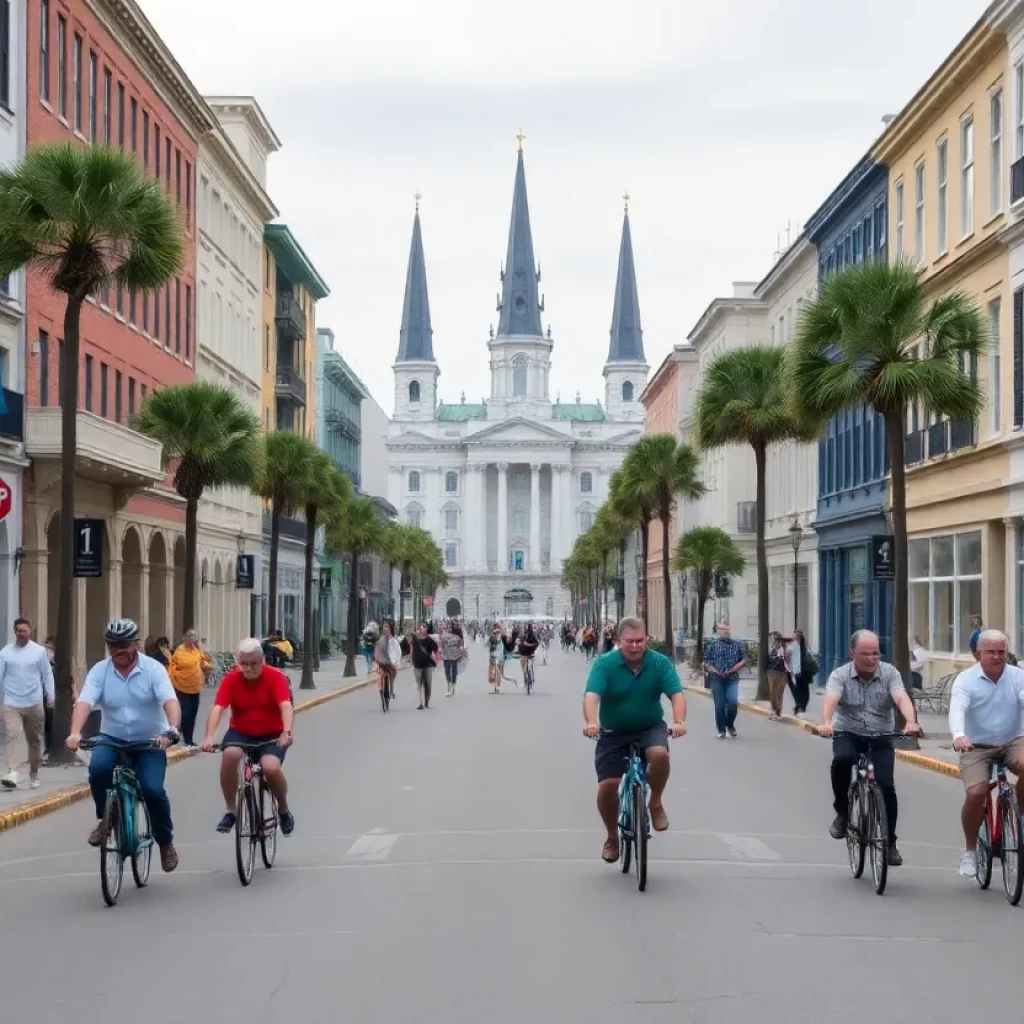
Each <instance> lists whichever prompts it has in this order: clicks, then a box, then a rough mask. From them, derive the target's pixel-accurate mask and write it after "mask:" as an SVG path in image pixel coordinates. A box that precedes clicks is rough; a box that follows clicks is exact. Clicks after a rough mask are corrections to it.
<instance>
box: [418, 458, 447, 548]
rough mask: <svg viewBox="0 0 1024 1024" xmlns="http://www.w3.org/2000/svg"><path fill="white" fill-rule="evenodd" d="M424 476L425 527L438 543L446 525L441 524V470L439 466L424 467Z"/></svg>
mask: <svg viewBox="0 0 1024 1024" xmlns="http://www.w3.org/2000/svg"><path fill="white" fill-rule="evenodd" d="M421 472H422V474H423V505H424V508H425V509H426V512H425V513H424V523H423V525H424V527H425V528H426V530H427V532H428V533H429V534H430V535H431V536H432V537H433V538H434V539H435V540H437V541H441V538H442V537H443V536H444V529H443V527H444V523H442V522H441V493H442V487H441V470H440V469H439V468H438V467H437V466H424V467H423V469H422V470H421Z"/></svg>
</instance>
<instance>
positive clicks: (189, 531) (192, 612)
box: [181, 498, 199, 636]
mask: <svg viewBox="0 0 1024 1024" xmlns="http://www.w3.org/2000/svg"><path fill="white" fill-rule="evenodd" d="M198 544H199V499H198V498H188V499H186V501H185V585H184V587H183V588H182V599H181V635H182V636H184V635H185V633H186V632H187V631H188V630H190V629H195V628H196V558H197V555H196V548H197V546H198Z"/></svg>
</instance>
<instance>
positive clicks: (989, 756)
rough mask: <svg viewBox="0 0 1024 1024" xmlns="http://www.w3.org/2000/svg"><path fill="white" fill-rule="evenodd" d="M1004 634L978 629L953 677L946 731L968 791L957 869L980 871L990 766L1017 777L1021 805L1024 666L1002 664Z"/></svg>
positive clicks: (970, 875) (963, 872)
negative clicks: (971, 660) (968, 661)
mask: <svg viewBox="0 0 1024 1024" xmlns="http://www.w3.org/2000/svg"><path fill="white" fill-rule="evenodd" d="M1006 655H1007V643H1006V636H1005V634H1003V633H1000V632H999V631H998V630H996V629H986V630H984V631H982V632H981V633H980V634H979V636H978V638H977V641H976V646H975V657H976V658H977V659H978V660H977V662H976V663H975V664H973V665H972V666H971V667H970V668H967V669H964V671H963V672H961V673H960V675H958V676H957V677H956V680H955V681H954V683H953V689H952V690H951V691H950V696H949V731H950V733H951V734H952V736H953V749H954V750H958V751H960V778H962V779H963V781H964V787H965V789H966V790H967V795H966V796H965V798H964V806H963V810H962V811H961V812H960V821H961V824H962V825H963V829H964V854H963V857H962V858H961V859H960V874H961V875H963V876H964V877H966V878H974V876H975V875H976V874H977V873H978V829H979V828H981V823H982V821H983V819H984V817H985V806H986V804H987V803H988V799H989V779H990V778H991V775H992V765H993V764H995V763H997V762H1001V763H1002V764H1004V765H1005V766H1006V767H1007V768H1009V769H1010V771H1011V772H1013V774H1014V775H1016V776H1017V802H1018V804H1019V805H1020V806H1022V807H1024V732H1022V730H1021V727H1020V713H1021V708H1024V669H1021V668H1017V667H1016V666H1014V665H1008V664H1007V663H1006Z"/></svg>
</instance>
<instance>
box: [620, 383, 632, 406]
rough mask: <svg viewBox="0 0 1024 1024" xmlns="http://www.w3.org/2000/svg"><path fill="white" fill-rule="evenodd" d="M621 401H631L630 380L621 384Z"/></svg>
mask: <svg viewBox="0 0 1024 1024" xmlns="http://www.w3.org/2000/svg"><path fill="white" fill-rule="evenodd" d="M622 400H623V402H632V401H633V382H632V381H631V380H626V381H623V382H622Z"/></svg>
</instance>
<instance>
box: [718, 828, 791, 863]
mask: <svg viewBox="0 0 1024 1024" xmlns="http://www.w3.org/2000/svg"><path fill="white" fill-rule="evenodd" d="M718 838H719V839H721V840H722V842H723V843H725V845H726V846H727V847H728V848H729V853H731V854H732V855H733V856H734V857H735V858H736V859H737V860H771V861H775V860H781V859H782V858H781V857H780V856H779V855H778V854H777V853H776V852H775V851H774V850H773V849H772V848H771V847H770V846H769V845H768V844H767V843H764V842H762V841H761V840H760V839H758V838H757V837H756V836H738V835H732V834H730V833H728V832H720V833H719V834H718Z"/></svg>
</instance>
